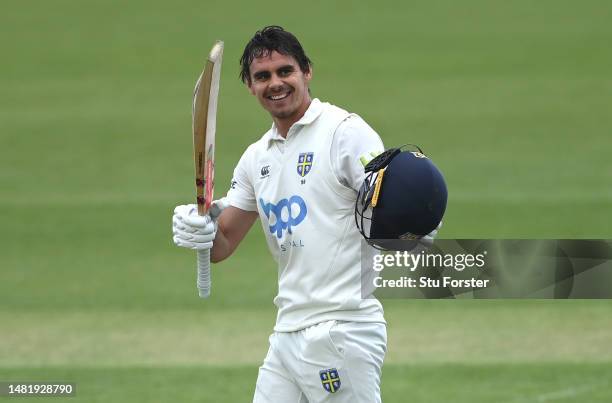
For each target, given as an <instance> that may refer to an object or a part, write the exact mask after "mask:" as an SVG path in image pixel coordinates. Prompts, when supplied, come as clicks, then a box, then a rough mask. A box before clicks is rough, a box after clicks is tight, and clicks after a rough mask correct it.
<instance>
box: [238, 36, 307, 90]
mask: <svg viewBox="0 0 612 403" xmlns="http://www.w3.org/2000/svg"><path fill="white" fill-rule="evenodd" d="M274 50H275V51H277V52H278V53H280V54H282V55H287V56H291V57H293V58H294V59H295V60H296V61H297V63H298V64H299V66H300V70H302V72H303V73H306V72H308V71H310V66H311V65H312V62H311V61H310V59H309V58H308V56H306V53H304V49H303V48H302V45H301V44H300V42H299V41H298V40H297V38H296V37H295V36H294V35H293V34H292V33H291V32H287V31H285V30H284V29H283V28H282V27H279V26H278V25H269V26H267V27H264V28H263V29H261V30H259V31H257V32H255V35H253V38H251V40H250V41H249V43H247V45H246V46H245V48H244V52H243V53H242V57H241V58H240V66H241V69H240V79H241V80H242V82H243V83H245V84H249V85H250V84H251V74H250V67H251V63H252V62H253V59H255V58H257V57H262V56H267V55H269V54H270V53H271V52H272V51H274Z"/></svg>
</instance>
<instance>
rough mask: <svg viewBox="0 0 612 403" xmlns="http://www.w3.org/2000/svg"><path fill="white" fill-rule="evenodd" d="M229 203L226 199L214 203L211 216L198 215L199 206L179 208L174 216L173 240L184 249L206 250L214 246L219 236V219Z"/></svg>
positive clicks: (210, 211)
mask: <svg viewBox="0 0 612 403" xmlns="http://www.w3.org/2000/svg"><path fill="white" fill-rule="evenodd" d="M227 205H228V203H227V200H226V199H225V198H223V199H221V200H216V201H213V202H212V205H211V207H210V210H209V214H207V215H205V216H199V215H198V206H197V205H195V204H187V205H181V206H177V207H176V208H175V209H174V215H173V216H172V234H173V237H172V240H173V241H174V244H175V245H177V246H180V247H183V248H188V249H196V250H205V249H210V248H212V246H213V241H214V239H215V236H216V235H217V218H219V215H221V212H222V211H223V209H224V208H225V207H227Z"/></svg>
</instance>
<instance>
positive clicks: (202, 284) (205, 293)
mask: <svg viewBox="0 0 612 403" xmlns="http://www.w3.org/2000/svg"><path fill="white" fill-rule="evenodd" d="M197 284H198V293H199V295H200V298H208V297H209V296H210V249H201V250H198V278H197Z"/></svg>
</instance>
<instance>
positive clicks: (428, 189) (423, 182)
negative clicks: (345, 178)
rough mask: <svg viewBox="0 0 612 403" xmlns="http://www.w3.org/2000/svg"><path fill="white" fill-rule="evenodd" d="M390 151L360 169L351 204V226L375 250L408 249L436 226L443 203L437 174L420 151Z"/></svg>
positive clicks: (443, 190) (444, 191)
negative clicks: (362, 178)
mask: <svg viewBox="0 0 612 403" xmlns="http://www.w3.org/2000/svg"><path fill="white" fill-rule="evenodd" d="M416 148H417V149H418V151H402V148H392V149H389V150H387V151H385V152H384V153H382V154H380V155H379V156H377V157H376V158H374V159H373V160H372V161H370V162H369V163H368V165H366V167H365V173H366V178H365V181H364V183H363V185H362V186H361V189H360V190H359V194H358V196H357V201H356V203H355V221H356V223H357V228H358V229H359V231H360V232H361V234H362V235H363V236H364V238H365V239H366V241H368V243H370V244H371V245H372V246H374V247H377V248H379V249H410V248H411V247H410V246H409V245H407V243H406V242H405V241H404V240H418V239H420V238H421V237H423V236H424V235H427V234H428V233H430V232H431V231H433V230H434V229H436V228H437V227H438V225H439V224H440V222H441V221H442V217H443V216H444V211H445V210H446V201H447V196H448V193H447V189H446V183H445V181H444V177H443V176H442V173H441V172H440V171H439V170H438V168H436V166H435V165H434V163H433V162H432V161H431V160H430V159H429V158H427V157H426V156H425V155H424V154H423V151H422V150H421V149H420V148H419V147H416Z"/></svg>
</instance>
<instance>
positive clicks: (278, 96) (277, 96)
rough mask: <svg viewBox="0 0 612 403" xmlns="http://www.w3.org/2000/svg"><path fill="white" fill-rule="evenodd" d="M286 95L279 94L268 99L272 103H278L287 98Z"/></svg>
mask: <svg viewBox="0 0 612 403" xmlns="http://www.w3.org/2000/svg"><path fill="white" fill-rule="evenodd" d="M287 95H289V93H287V94H280V95H271V96H270V97H269V98H270V99H271V100H273V101H278V100H279V99H283V98H285V97H287Z"/></svg>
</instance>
